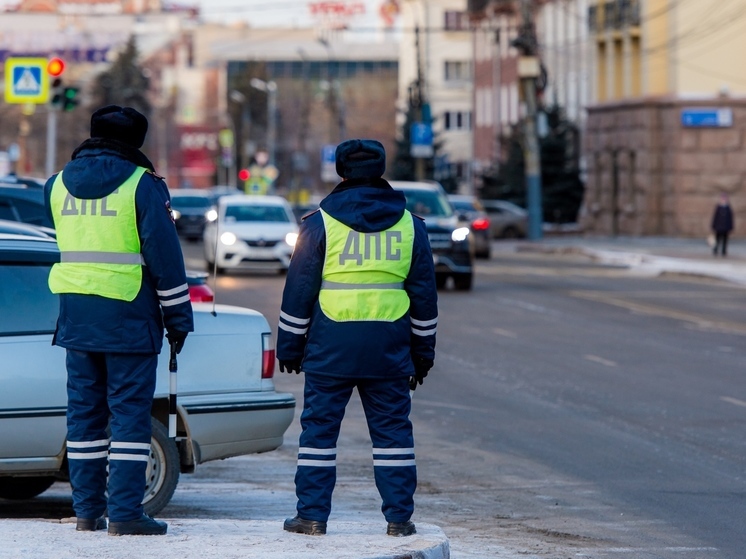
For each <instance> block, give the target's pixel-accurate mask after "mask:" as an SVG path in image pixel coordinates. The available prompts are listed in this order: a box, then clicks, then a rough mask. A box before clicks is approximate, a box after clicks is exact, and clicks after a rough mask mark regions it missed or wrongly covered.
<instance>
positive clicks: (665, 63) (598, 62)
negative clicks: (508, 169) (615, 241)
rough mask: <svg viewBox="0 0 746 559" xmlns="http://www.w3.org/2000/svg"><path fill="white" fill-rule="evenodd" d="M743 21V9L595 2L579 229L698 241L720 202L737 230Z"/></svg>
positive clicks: (657, 1) (744, 80)
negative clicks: (726, 201) (724, 197)
mask: <svg viewBox="0 0 746 559" xmlns="http://www.w3.org/2000/svg"><path fill="white" fill-rule="evenodd" d="M742 11H743V5H742V2H739V1H724V2H718V3H713V2H670V1H669V0H615V1H608V0H604V1H596V2H591V4H590V6H589V9H588V28H589V33H590V37H589V43H590V47H589V56H590V59H591V64H592V68H593V75H594V76H595V80H593V82H592V87H593V90H592V92H591V99H592V102H591V104H590V105H589V107H588V117H587V122H586V132H585V135H584V155H585V160H586V165H587V181H586V186H587V190H586V199H585V203H584V210H583V212H582V218H581V220H582V223H583V225H584V227H585V229H586V230H588V231H591V232H596V233H605V234H630V235H679V236H691V237H697V236H701V237H703V238H704V236H705V235H706V234H707V232H708V231H709V224H710V218H711V215H712V211H713V209H714V206H715V204H716V201H717V197H718V195H719V194H720V193H722V192H725V193H728V194H729V195H730V196H731V203H732V205H733V208H734V212H735V213H736V220H735V221H736V227H737V228H738V227H739V223H743V220H744V218H746V189H744V186H743V185H744V181H746V155H744V148H745V147H746V146H745V145H744V142H745V141H746V71H744V70H743V65H742V64H740V63H739V57H740V56H741V54H740V53H743V52H744V47H746V19H744V18H743V17H739V14H740V13H741V12H742ZM736 232H738V229H737V230H736Z"/></svg>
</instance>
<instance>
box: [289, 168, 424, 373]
mask: <svg viewBox="0 0 746 559" xmlns="http://www.w3.org/2000/svg"><path fill="white" fill-rule="evenodd" d="M405 205H406V203H405V198H404V195H403V194H402V193H401V192H398V191H396V190H394V189H392V188H391V186H390V185H389V184H388V183H387V182H386V181H385V180H383V179H373V180H370V179H351V180H347V181H344V182H342V183H340V184H339V185H338V186H337V187H336V188H335V189H334V191H333V192H332V193H331V194H329V196H327V197H326V198H325V199H324V200H323V201H322V202H321V208H322V209H323V210H324V211H325V212H327V213H328V214H329V215H331V216H332V217H334V218H335V219H337V220H339V221H341V222H342V223H344V224H345V225H347V226H348V227H351V228H352V229H354V230H356V231H360V232H364V233H371V232H376V231H383V230H385V229H388V228H390V227H392V226H393V225H395V224H396V223H397V222H398V221H399V220H400V219H401V217H402V215H403V213H404V210H405ZM413 221H414V245H413V251H412V264H411V267H410V270H409V275H408V277H407V279H406V280H405V282H404V289H405V291H406V292H407V295H408V296H409V300H410V308H409V312H408V313H407V314H405V315H404V316H403V317H402V318H400V319H399V320H396V321H394V322H377V321H369V322H335V321H333V320H331V319H330V318H328V317H327V316H326V315H324V313H323V312H322V310H321V307H320V306H319V290H320V287H321V274H322V270H323V267H324V259H325V253H326V234H325V230H324V221H323V217H322V215H321V213H320V212H319V211H317V212H314V213H312V214H311V215H309V216H308V217H306V218H305V219H304V220H303V222H302V224H301V226H300V233H299V236H298V242H297V243H296V245H295V250H294V252H293V257H292V259H291V260H290V268H289V269H288V275H287V280H286V283H285V290H284V293H283V297H282V309H281V312H280V322H279V330H278V335H277V357H278V359H279V360H281V361H292V360H297V359H301V358H302V359H303V365H302V370H303V371H304V372H305V373H306V374H318V375H329V376H337V377H353V378H381V377H397V376H412V375H413V374H414V367H413V365H412V358H413V357H421V358H424V359H426V360H428V361H432V360H434V357H435V331H436V326H437V321H438V299H437V291H436V287H435V272H434V267H433V256H432V253H431V251H430V242H429V241H428V237H427V230H426V229H425V224H424V222H423V221H422V220H421V219H417V218H415V219H414V220H413Z"/></svg>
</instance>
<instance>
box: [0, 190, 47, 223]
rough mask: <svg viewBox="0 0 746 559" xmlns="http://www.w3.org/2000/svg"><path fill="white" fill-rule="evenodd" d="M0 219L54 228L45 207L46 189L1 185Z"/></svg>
mask: <svg viewBox="0 0 746 559" xmlns="http://www.w3.org/2000/svg"><path fill="white" fill-rule="evenodd" d="M0 219H7V220H9V221H20V222H22V223H30V224H31V225H41V226H42V227H50V228H51V227H54V225H53V224H52V222H51V220H50V219H49V217H47V212H46V209H45V206H44V189H43V188H37V187H28V186H26V185H23V184H8V183H0Z"/></svg>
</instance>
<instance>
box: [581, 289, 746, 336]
mask: <svg viewBox="0 0 746 559" xmlns="http://www.w3.org/2000/svg"><path fill="white" fill-rule="evenodd" d="M569 295H571V296H572V297H578V298H579V299H586V300H588V301H596V302H599V303H605V304H607V305H612V306H616V307H620V308H623V309H627V310H628V311H630V312H634V313H638V314H643V315H648V316H659V317H663V318H670V319H673V320H680V321H682V322H688V323H691V324H694V325H695V326H697V327H698V328H701V329H703V330H707V331H709V332H728V333H732V334H741V335H743V334H746V324H743V323H741V322H732V321H726V320H711V319H709V318H706V317H703V316H699V315H696V314H693V313H689V312H682V311H675V310H673V309H667V308H664V307H660V306H656V305H652V304H649V303H636V302H634V301H627V300H625V299H620V298H617V297H610V296H609V294H608V293H598V292H594V291H570V292H569Z"/></svg>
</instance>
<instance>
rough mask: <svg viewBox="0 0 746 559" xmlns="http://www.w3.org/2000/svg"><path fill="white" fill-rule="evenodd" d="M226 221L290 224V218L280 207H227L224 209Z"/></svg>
mask: <svg viewBox="0 0 746 559" xmlns="http://www.w3.org/2000/svg"><path fill="white" fill-rule="evenodd" d="M225 220H226V221H254V222H262V221H263V222H268V221H269V222H273V221H274V222H281V223H288V222H290V217H289V216H288V214H287V213H286V212H285V208H283V207H282V206H259V205H251V206H249V205H245V206H228V207H226V208H225Z"/></svg>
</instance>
